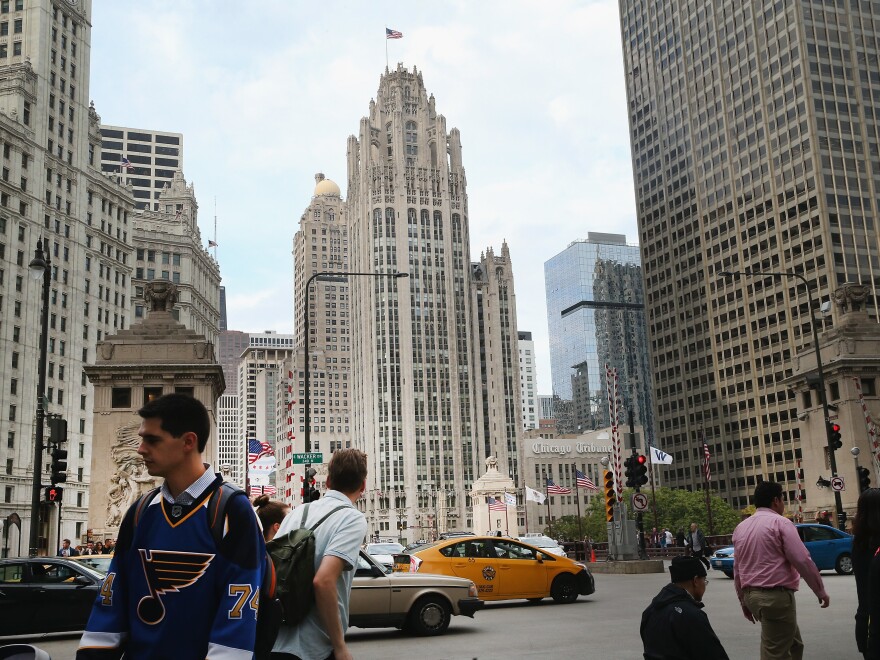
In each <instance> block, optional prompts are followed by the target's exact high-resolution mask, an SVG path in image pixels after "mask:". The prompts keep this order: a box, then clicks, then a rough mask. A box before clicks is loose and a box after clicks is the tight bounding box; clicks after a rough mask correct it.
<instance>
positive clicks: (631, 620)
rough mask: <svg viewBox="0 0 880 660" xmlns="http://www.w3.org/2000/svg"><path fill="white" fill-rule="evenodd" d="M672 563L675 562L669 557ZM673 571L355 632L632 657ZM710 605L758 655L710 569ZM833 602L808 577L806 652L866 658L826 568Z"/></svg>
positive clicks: (429, 648) (414, 647) (442, 643)
mask: <svg viewBox="0 0 880 660" xmlns="http://www.w3.org/2000/svg"><path fill="white" fill-rule="evenodd" d="M667 564H668V562H667ZM668 575H669V573H668V572H667V573H665V574H659V573H657V574H650V575H596V576H595V577H596V593H595V594H593V595H592V596H587V597H585V596H581V597H580V598H579V599H578V601H577V602H575V603H572V604H570V605H557V604H556V603H554V602H553V601H552V600H550V599H546V600H545V601H544V602H543V603H542V604H540V605H531V604H530V603H527V602H525V601H511V602H505V603H489V604H488V605H487V606H486V607H485V608H484V609H483V610H481V611H480V612H477V614H476V616H475V618H474V619H468V618H466V617H453V619H452V623H451V625H450V627H449V631H448V632H447V633H446V634H445V635H442V636H440V637H435V638H417V637H408V636H406V635H404V634H403V633H401V632H399V631H397V630H394V629H375V630H364V629H360V628H351V629H349V634H348V640H349V645H350V648H351V650H352V652H353V654H354V657H355V658H357V659H358V660H370V659H373V658H375V659H376V660H380V659H381V660H386V659H388V658H417V659H418V660H440V659H446V658H448V659H453V658H454V659H456V660H458V659H464V660H470V659H471V658H479V660H492V659H495V658H499V659H504V660H510V659H511V658H539V657H546V656H552V657H554V658H567V657H576V658H626V659H637V658H641V657H642V645H641V640H640V638H639V622H640V620H641V613H642V610H644V609H645V607H647V605H648V603H649V602H650V601H651V599H652V598H653V597H654V596H655V595H656V594H657V592H659V591H660V589H661V588H662V587H663V585H664V584H666V583H667V582H668ZM709 577H710V580H709V585H708V587H707V589H706V595H705V597H704V602H705V604H706V609H705V611H706V613H707V614H708V616H709V620H710V621H711V623H712V626H713V628H714V629H715V632H716V633H717V634H718V636H719V638H720V639H721V643H722V644H723V645H724V648H725V649H726V650H727V653H728V655H729V656H730V658H731V660H755V658H757V657H758V647H759V642H760V634H761V633H760V628H759V626H757V625H753V624H751V623H749V622H748V621H746V620H745V618H744V617H743V615H742V612H741V610H740V608H739V603H738V602H737V600H736V594H735V592H734V589H733V580H731V579H728V578H727V577H725V576H724V575H723V574H722V573H719V572H717V571H709ZM822 578H823V580H824V581H825V587H826V589H827V590H828V593H829V595H830V597H831V606H830V607H829V608H828V609H824V610H823V609H821V608H820V607H819V604H818V601H817V599H816V598H815V596H814V595H813V593H812V592H811V591H810V590H809V588H808V587H807V586H806V585H805V584H804V583H803V582H802V583H801V587H802V588H801V590H800V591H799V592H798V596H797V607H798V621H799V623H800V628H801V636H802V637H803V639H804V644H805V645H806V651H805V654H804V657H805V658H807V659H809V658H823V659H824V658H831V657H833V658H839V659H845V658H859V657H860V656H859V654H858V652H857V650H856V645H855V639H854V636H853V625H854V623H853V616H854V614H855V609H856V591H855V582H854V581H853V578H852V577H851V576H841V575H837V574H836V573H834V572H833V571H824V572H823V573H822ZM77 641H78V638H65V639H53V640H41V641H35V642H33V643H35V644H36V645H37V646H39V647H40V648H42V649H44V650H46V651H47V652H49V653H50V655H51V656H52V658H53V659H54V660H62V659H65V658H72V657H73V656H74V653H75V650H76V645H77Z"/></svg>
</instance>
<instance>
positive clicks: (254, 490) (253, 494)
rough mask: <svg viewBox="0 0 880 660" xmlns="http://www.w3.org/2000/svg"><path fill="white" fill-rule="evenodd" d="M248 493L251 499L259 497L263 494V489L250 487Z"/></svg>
mask: <svg viewBox="0 0 880 660" xmlns="http://www.w3.org/2000/svg"><path fill="white" fill-rule="evenodd" d="M250 493H251V497H259V496H260V495H262V494H263V487H262V486H251V490H250Z"/></svg>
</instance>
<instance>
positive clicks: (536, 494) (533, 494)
mask: <svg viewBox="0 0 880 660" xmlns="http://www.w3.org/2000/svg"><path fill="white" fill-rule="evenodd" d="M546 499H547V496H546V495H544V493H542V492H541V491H539V490H535V489H534V488H529V487H528V486H526V500H527V501H528V500H531V501H532V502H537V503H538V504H543V503H544V500H546Z"/></svg>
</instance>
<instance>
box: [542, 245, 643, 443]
mask: <svg viewBox="0 0 880 660" xmlns="http://www.w3.org/2000/svg"><path fill="white" fill-rule="evenodd" d="M544 282H545V287H546V291H547V324H548V327H549V334H550V366H551V372H552V377H553V398H554V410H555V413H556V419H557V430H558V431H559V432H561V433H577V432H580V431H585V430H589V429H597V428H603V427H606V426H609V425H610V421H611V420H610V419H609V407H608V392H607V385H608V383H607V380H606V375H605V374H606V365H607V366H609V367H616V368H617V373H618V390H619V394H620V399H621V401H622V404H623V410H625V411H629V410H631V411H632V412H633V417H634V420H635V423H636V424H637V425H638V424H641V425H643V426H644V428H645V432H646V435H647V437H648V439H649V440H652V439H653V423H652V418H653V412H652V411H653V408H652V404H651V389H650V388H651V379H650V371H649V364H650V362H649V356H648V343H647V333H646V331H645V315H644V299H643V295H642V268H641V260H640V257H639V248H638V246H632V245H627V244H626V237H625V236H622V235H620V234H600V233H595V232H590V233H589V234H588V235H587V239H586V240H581V241H575V242H573V243H571V244H570V245H569V246H568V247H567V248H566V249H565V250H563V251H562V252H561V253H559V254H558V255H556V256H555V257H553V258H552V259H550V260H549V261H547V262H546V263H545V264H544ZM621 421H622V422H623V423H626V419H625V418H624V419H622V420H621Z"/></svg>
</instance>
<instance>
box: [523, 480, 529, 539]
mask: <svg viewBox="0 0 880 660" xmlns="http://www.w3.org/2000/svg"><path fill="white" fill-rule="evenodd" d="M525 488H528V486H526V487H525ZM523 511H524V512H525V514H526V534H528V533H529V491H527V490H523Z"/></svg>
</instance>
